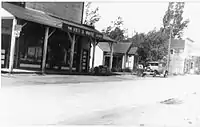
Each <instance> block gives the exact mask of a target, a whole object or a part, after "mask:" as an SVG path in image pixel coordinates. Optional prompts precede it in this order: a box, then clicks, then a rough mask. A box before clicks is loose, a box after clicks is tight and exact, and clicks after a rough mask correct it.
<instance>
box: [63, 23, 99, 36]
mask: <svg viewBox="0 0 200 127" xmlns="http://www.w3.org/2000/svg"><path fill="white" fill-rule="evenodd" d="M63 30H66V31H69V32H72V33H75V34H79V35H82V36H89V37H93V38H97V39H102V38H103V34H100V33H95V32H93V31H89V30H85V29H82V28H78V27H74V26H70V25H67V24H63Z"/></svg>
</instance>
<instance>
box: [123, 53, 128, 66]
mask: <svg viewBox="0 0 200 127" xmlns="http://www.w3.org/2000/svg"><path fill="white" fill-rule="evenodd" d="M126 58H127V54H126V53H125V54H124V69H125V68H126V61H127V59H126Z"/></svg>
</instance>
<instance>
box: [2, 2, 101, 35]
mask: <svg viewBox="0 0 200 127" xmlns="http://www.w3.org/2000/svg"><path fill="white" fill-rule="evenodd" d="M2 7H3V8H4V9H5V10H7V11H8V12H10V13H11V14H12V15H14V16H16V17H18V18H20V19H24V20H27V21H31V22H36V23H39V24H44V25H47V26H51V27H55V28H59V29H62V30H64V31H69V32H72V33H76V34H79V35H82V36H90V37H93V38H97V39H102V38H103V34H102V33H101V32H99V31H98V30H96V29H94V28H90V27H87V26H84V25H83V24H77V23H73V22H69V21H66V20H62V19H59V18H57V17H53V16H50V15H48V14H46V13H44V12H40V11H35V10H32V9H27V8H23V7H20V6H17V5H14V4H10V3H6V2H2Z"/></svg>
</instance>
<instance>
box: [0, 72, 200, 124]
mask: <svg viewBox="0 0 200 127" xmlns="http://www.w3.org/2000/svg"><path fill="white" fill-rule="evenodd" d="M16 80H17V79H16ZM24 80H25V79H24ZM52 80H53V79H52ZM7 81H10V80H9V78H3V80H2V83H4V82H7ZM199 81H200V76H191V75H189V76H176V77H169V78H151V77H147V78H144V79H138V80H124V81H122V80H120V81H115V82H114V81H112V82H96V83H94V82H91V83H75V84H73V83H69V84H63V83H62V84H59V83H56V84H40V83H37V84H35V85H34V84H32V85H30V84H29V82H27V81H24V84H23V81H22V80H20V82H14V81H13V79H12V83H16V84H17V83H18V85H16V86H17V87H14V86H13V87H4V88H2V89H1V92H0V102H1V104H0V110H1V111H0V112H1V113H0V124H3V125H13V126H15V125H132V126H145V127H157V126H158V127H174V126H180V127H186V126H193V127H200V108H199V107H200V88H199V85H200V83H198V82H199ZM19 84H23V85H19ZM10 86H12V85H10ZM160 102H162V103H160Z"/></svg>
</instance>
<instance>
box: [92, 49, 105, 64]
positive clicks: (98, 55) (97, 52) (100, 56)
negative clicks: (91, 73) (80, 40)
mask: <svg viewBox="0 0 200 127" xmlns="http://www.w3.org/2000/svg"><path fill="white" fill-rule="evenodd" d="M92 57H93V46H92V48H91V51H90V68H91V67H92ZM102 64H103V51H102V50H101V49H100V48H99V46H98V45H97V46H96V48H95V59H94V67H96V66H99V65H102Z"/></svg>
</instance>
